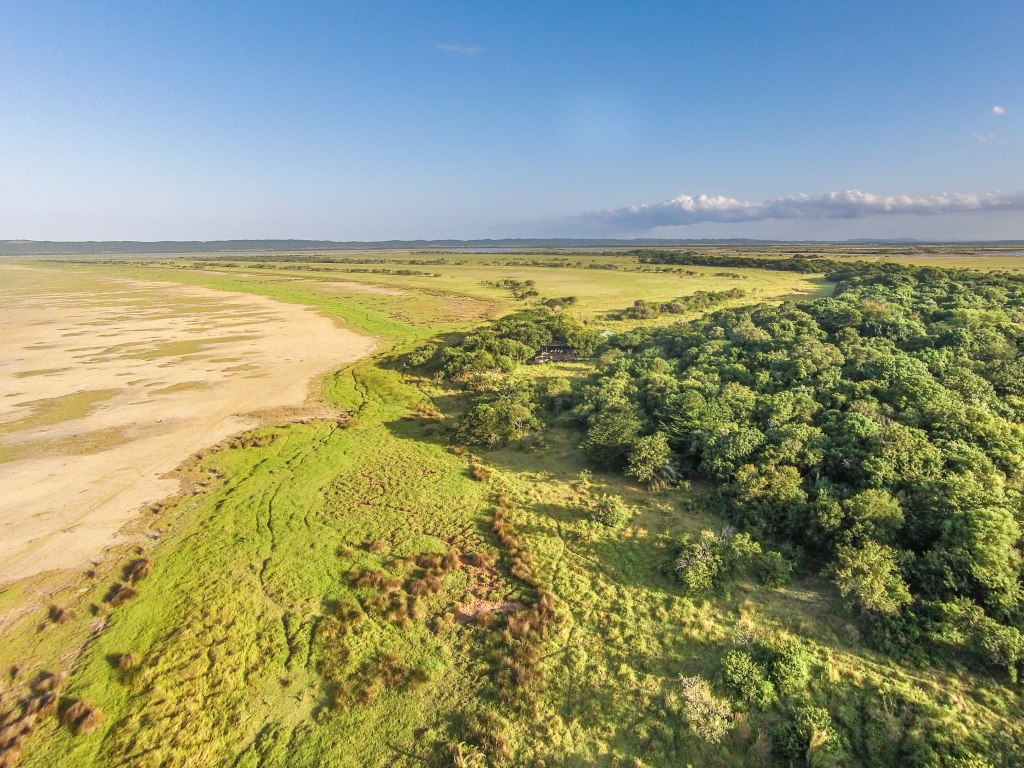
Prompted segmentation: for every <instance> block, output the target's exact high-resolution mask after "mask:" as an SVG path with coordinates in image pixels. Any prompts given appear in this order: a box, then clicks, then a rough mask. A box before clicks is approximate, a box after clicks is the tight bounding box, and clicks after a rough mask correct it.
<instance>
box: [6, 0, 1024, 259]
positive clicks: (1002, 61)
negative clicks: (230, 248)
mask: <svg viewBox="0 0 1024 768" xmlns="http://www.w3.org/2000/svg"><path fill="white" fill-rule="evenodd" d="M1022 40H1024V3H1021V2H1020V0H974V1H973V2H948V1H946V0H929V2H924V1H923V0H912V1H911V0H888V1H887V2H876V1H875V0H858V1H857V2H853V1H852V0H851V1H849V2H838V1H837V0H807V1H805V2H795V1H791V0H775V1H774V2H770V3H768V2H757V3H755V2H728V1H723V0H720V1H718V2H694V1H690V2H683V1H682V0H675V1H674V2H646V3H613V2H600V1H599V0H591V1H590V2H550V0H549V2H515V3H509V2H492V1H491V0H476V1H475V2H446V3H437V2H426V1H425V0H424V1H421V2H411V1H410V2H378V3H372V4H362V3H360V4H356V3H349V2H295V1H293V2H275V1H273V0H268V1H266V2H260V3H256V2H244V3H243V2H223V1H220V2H218V1H217V0H207V2H184V1H182V2H176V3H168V2H160V3H155V2H146V1H145V0H123V2H104V1H102V0H92V1H91V2H80V1H77V2H70V1H68V2H48V1H47V0H29V1H26V0H4V2H3V5H2V8H0V41H2V44H0V238H30V239H144V240H152V239H221V238H248V237H252V238H259V237H275V238H276V237H301V238H328V239H341V240H348V239H390V238H416V237H426V238H439V237H467V238H470V237H505V236H545V235H554V236H666V237H777V238H837V239H841V238H846V237H872V236H883V237H890V236H891V237H897V236H910V237H925V238H928V237H931V238H936V239H941V238H1024V195H1022V194H1021V193H1022V191H1024V46H1022V45H1021V41H1022ZM997 107H998V109H997ZM853 190H855V191H858V192H859V193H861V196H858V195H850V194H846V193H848V192H849V191H853ZM835 193H839V196H838V197H836V196H835ZM701 195H705V196H707V197H703V198H702V197H701ZM830 195H831V196H830ZM804 196H806V197H804ZM654 213H656V215H653V214H654Z"/></svg>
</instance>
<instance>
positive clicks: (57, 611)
mask: <svg viewBox="0 0 1024 768" xmlns="http://www.w3.org/2000/svg"><path fill="white" fill-rule="evenodd" d="M47 613H48V615H49V617H50V621H52V622H53V623H54V624H63V623H64V622H65V621H67V620H68V619H70V618H71V614H70V613H69V612H68V611H67V610H65V609H64V608H61V607H60V606H59V605H51V606H50V610H49V611H48V612H47Z"/></svg>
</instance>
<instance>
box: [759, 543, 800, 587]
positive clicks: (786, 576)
mask: <svg viewBox="0 0 1024 768" xmlns="http://www.w3.org/2000/svg"><path fill="white" fill-rule="evenodd" d="M757 572H758V577H759V578H760V579H761V583H762V584H765V585H766V586H769V587H784V586H786V585H787V584H788V583H789V580H790V579H791V578H792V577H793V564H792V563H791V562H790V561H789V560H787V559H786V558H785V557H783V555H782V553H781V552H776V551H775V550H768V551H767V552H765V553H764V554H763V555H762V556H761V560H760V562H759V563H758V567H757Z"/></svg>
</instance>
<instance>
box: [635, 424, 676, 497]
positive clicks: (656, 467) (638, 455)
mask: <svg viewBox="0 0 1024 768" xmlns="http://www.w3.org/2000/svg"><path fill="white" fill-rule="evenodd" d="M628 464H629V466H628V468H627V469H626V474H627V475H630V476H631V477H635V478H636V479H637V480H639V481H640V482H641V483H648V484H650V485H656V484H658V483H659V482H664V481H666V480H670V479H671V478H673V477H674V476H675V471H674V469H673V468H672V449H671V448H670V447H669V444H668V437H667V436H666V435H665V433H664V432H655V433H654V434H653V435H646V436H645V437H641V438H639V439H638V440H637V441H636V443H635V444H634V446H633V449H632V450H631V451H630V453H629V461H628Z"/></svg>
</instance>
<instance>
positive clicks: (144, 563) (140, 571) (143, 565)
mask: <svg viewBox="0 0 1024 768" xmlns="http://www.w3.org/2000/svg"><path fill="white" fill-rule="evenodd" d="M151 573H153V561H152V560H150V559H149V558H148V557H140V558H139V559H138V560H132V561H131V562H130V563H128V565H126V566H125V568H124V577H125V579H126V580H127V581H130V582H131V583H132V584H137V583H138V582H140V581H142V580H143V579H146V578H149V575H150V574H151Z"/></svg>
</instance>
